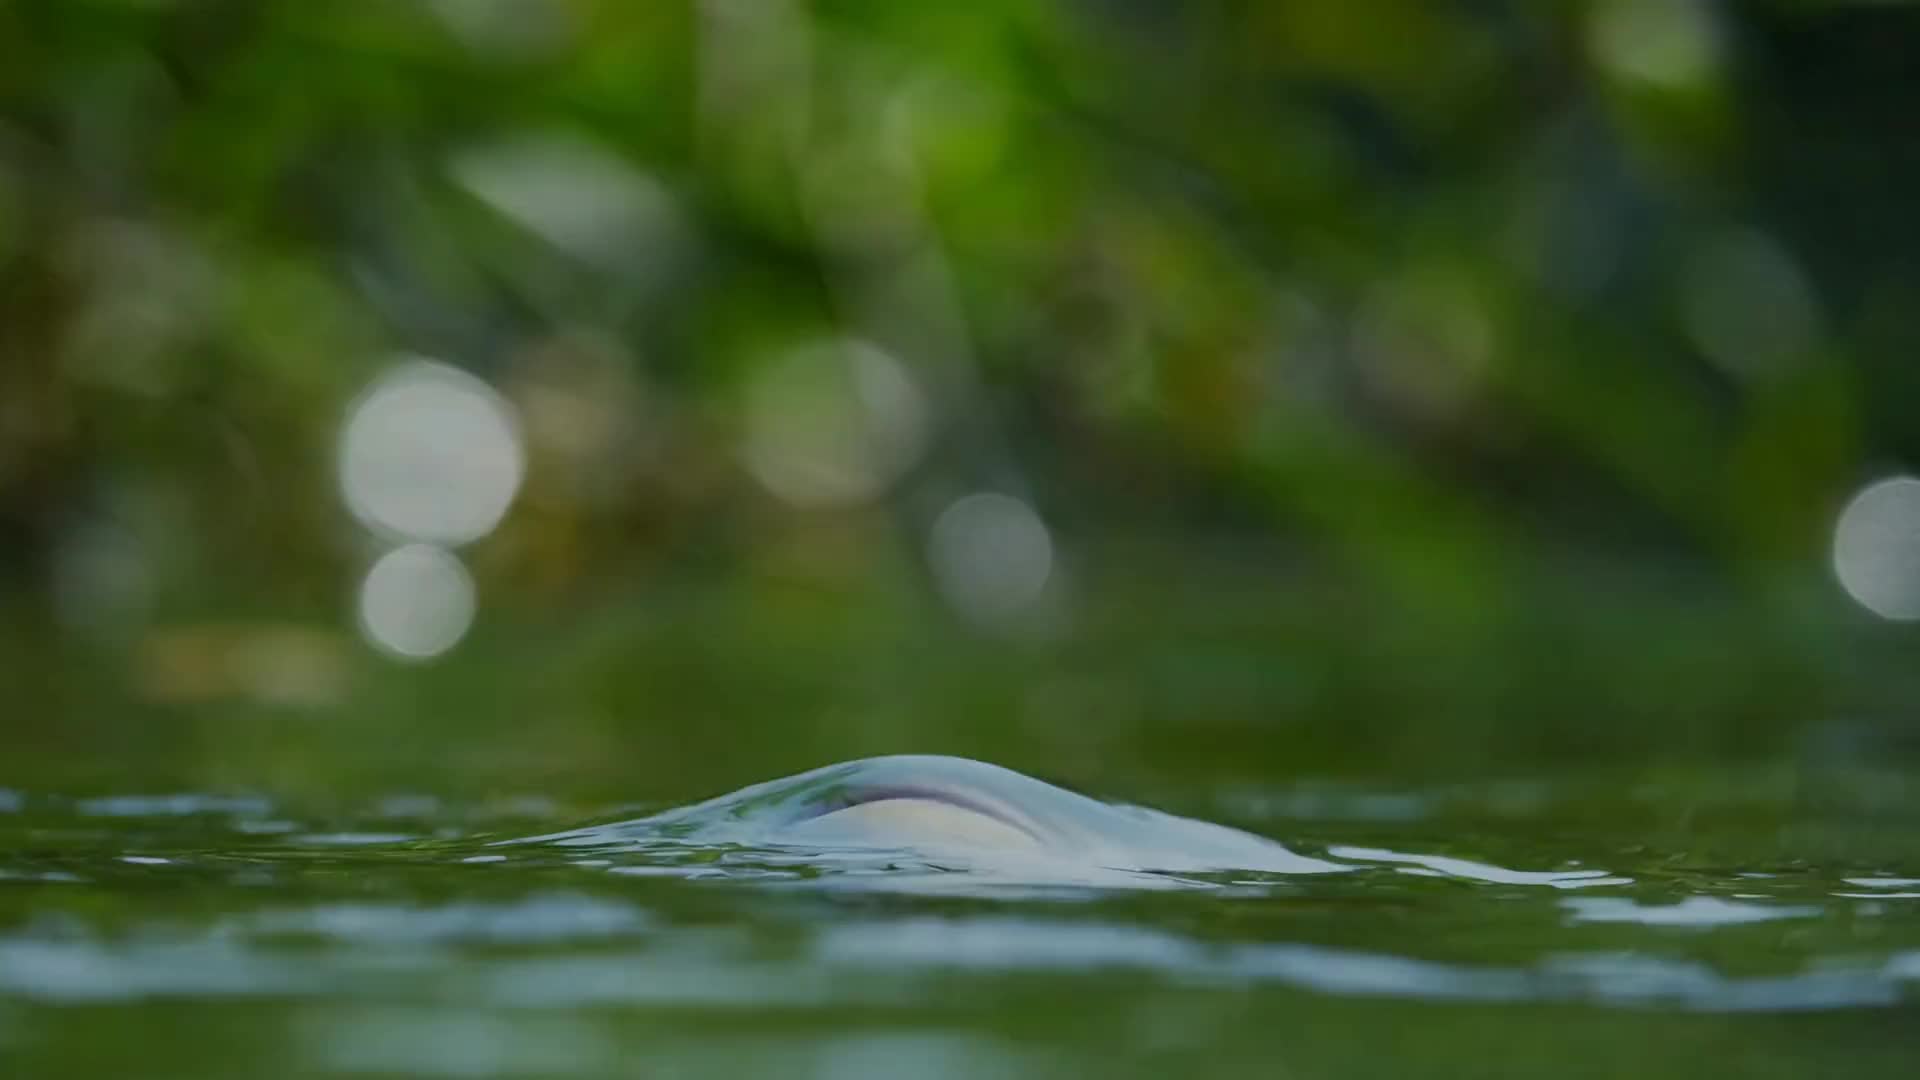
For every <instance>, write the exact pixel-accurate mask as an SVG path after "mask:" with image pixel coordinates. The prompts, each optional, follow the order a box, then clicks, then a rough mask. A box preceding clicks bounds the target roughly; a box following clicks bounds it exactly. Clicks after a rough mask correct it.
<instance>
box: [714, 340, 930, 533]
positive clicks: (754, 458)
mask: <svg viewBox="0 0 1920 1080" xmlns="http://www.w3.org/2000/svg"><path fill="white" fill-rule="evenodd" d="M745 420H746V435H745V444H744V446H743V447H742V455H743V457H744V458H745V460H746V465H747V468H748V470H749V471H750V472H752V473H753V476H754V478H755V479H757V480H759V481H760V483H761V484H762V485H763V486H765V487H766V489H767V490H768V491H770V492H772V493H773V494H774V495H776V496H778V497H779V498H781V499H783V500H785V501H787V502H790V503H793V504H794V505H796V506H808V507H816V506H833V505H844V504H850V503H859V502H865V501H867V500H869V499H872V498H874V497H875V496H877V495H879V494H881V493H882V492H884V491H885V490H886V489H887V487H888V486H889V485H891V484H892V483H893V481H894V480H896V479H898V478H899V476H900V474H901V473H903V472H905V471H906V470H907V469H909V468H911V467H912V466H913V464H914V463H915V462H916V461H918V460H919V458H920V454H921V452H922V451H923V450H924V449H925V447H926V441H927V433H928V432H927V429H928V425H929V415H928V406H927V400H926V397H925V395H924V394H923V393H922V392H921V390H920V388H919V386H918V385H916V384H915V383H914V381H913V378H912V377H911V376H910V375H908V374H907V371H906V369H905V368H904V367H902V366H901V365H900V363H899V361H897V360H895V359H894V358H893V357H891V356H888V355H887V354H886V353H884V352H881V351H880V350H879V349H876V348H874V347H873V346H871V345H867V344H865V343H862V342H854V341H840V342H830V343H826V344H820V345H813V346H808V347H805V348H801V349H797V350H795V351H794V352H792V353H789V354H788V355H786V356H784V357H781V358H780V359H778V360H777V361H775V362H774V363H773V364H772V365H771V366H770V367H769V368H768V369H767V370H766V371H764V372H762V373H760V375H759V376H758V378H756V379H755V380H754V381H753V383H752V384H751V385H749V386H748V388H747V399H746V416H745Z"/></svg>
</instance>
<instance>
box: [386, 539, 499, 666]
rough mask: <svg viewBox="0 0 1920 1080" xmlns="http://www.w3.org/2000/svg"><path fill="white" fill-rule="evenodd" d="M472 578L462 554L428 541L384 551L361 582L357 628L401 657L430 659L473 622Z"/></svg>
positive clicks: (446, 647)
mask: <svg viewBox="0 0 1920 1080" xmlns="http://www.w3.org/2000/svg"><path fill="white" fill-rule="evenodd" d="M474 608H475V599H474V587H473V577H472V575H470V574H468V573H467V568H466V566H465V565H463V564H462V563H461V562H460V558H459V556H457V555H454V554H453V553H452V552H450V551H447V550H446V549H445V548H440V547H435V546H433V545H432V544H408V545H406V546H405V547H398V548H395V549H393V550H392V551H389V552H387V553H386V554H385V555H382V556H381V557H380V559H379V561H377V562H375V563H374V564H373V566H372V568H371V569H369V570H368V571H367V576H366V578H365V579H364V580H362V581H361V583H360V632H361V633H362V634H364V635H365V636H366V639H367V640H368V641H369V642H372V643H373V644H374V645H375V646H378V647H379V648H380V649H382V650H384V651H385V652H387V653H390V654H392V655H393V656H396V657H399V658H400V659H403V660H430V659H432V658H433V657H436V656H439V655H440V654H441V653H444V652H446V651H447V650H448V649H451V648H453V647H454V646H455V645H456V644H458V643H459V641H460V639H461V638H462V637H464V636H466V633H467V628H468V627H470V626H471V625H473V613H474Z"/></svg>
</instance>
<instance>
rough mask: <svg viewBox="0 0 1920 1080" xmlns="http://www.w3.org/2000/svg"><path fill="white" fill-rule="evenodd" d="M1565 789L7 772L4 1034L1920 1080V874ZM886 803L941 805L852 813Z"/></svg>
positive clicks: (850, 769)
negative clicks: (565, 784)
mask: <svg viewBox="0 0 1920 1080" xmlns="http://www.w3.org/2000/svg"><path fill="white" fill-rule="evenodd" d="M1556 797H1557V795H1556V792H1555V791H1554V790H1552V789H1551V787H1550V786H1548V785H1531V786H1529V787H1528V789H1527V791H1526V792H1525V798H1524V799H1521V800H1518V802H1516V799H1515V797H1514V793H1513V791H1512V790H1508V789H1500V790H1495V789H1488V790H1486V791H1483V792H1471V791H1469V792H1464V793H1463V792H1459V791H1454V792H1451V793H1446V794H1444V795H1443V794H1441V793H1436V792H1432V791H1423V790H1402V791H1360V790H1333V789H1325V788H1317V789H1312V790H1306V789H1293V790H1288V789H1275V790H1269V791H1253V792H1248V791H1241V792H1235V793H1231V794H1220V793H1215V794H1214V795H1213V796H1212V797H1207V796H1205V795H1202V796H1201V797H1199V798H1195V799H1191V800H1188V801H1186V802H1184V803H1183V805H1182V808H1183V809H1190V810H1193V811H1195V812H1200V811H1206V812H1207V814H1208V816H1212V817H1220V818H1224V819H1226V820H1229V821H1231V822H1232V824H1233V825H1235V826H1240V827H1244V828H1247V829H1249V830H1251V831H1252V832H1253V833H1257V834H1262V835H1267V836H1273V837H1277V838H1281V839H1283V840H1284V841H1285V846H1284V847H1282V846H1280V845H1279V844H1277V843H1272V842H1269V841H1266V840H1264V839H1260V838H1259V837H1257V836H1254V835H1249V834H1246V833H1242V832H1239V831H1237V830H1235V829H1228V828H1225V827H1222V826H1216V825H1210V824H1206V823H1203V822H1200V821H1196V820H1190V819H1187V818H1182V817H1175V816H1172V815H1168V814H1161V813H1157V812H1153V811H1145V810H1139V809H1133V808H1124V807H1112V806H1108V805H1106V804H1104V803H1099V802H1096V801H1093V800H1090V799H1086V798H1083V797H1081V796H1079V795H1076V794H1073V793H1071V792H1067V791H1065V790H1062V789H1059V788H1054V787H1051V786H1049V785H1045V784H1041V783H1039V782H1038V781H1034V780H1031V779H1028V778H1026V777H1023V776H1020V775H1019V774H1016V773H1009V772H1005V771H1003V770H997V769H993V768H992V767H990V766H981V765H978V764H976V763H969V762H958V761H955V760H954V759H884V760H879V761H872V762H864V763H849V764H845V765H841V766H834V767H830V768H827V769H822V770H817V771H815V772H813V773H807V774H802V775H800V776H797V777H790V778H787V779H784V780H779V781H773V782H769V783H766V784H761V785H758V786H755V787H750V788H747V789H744V790H742V791H740V792H737V793H735V794H733V795H729V796H723V797H721V798H718V799H714V800H711V801H709V802H705V803H700V804H697V805H694V806H690V807H684V808H681V809H678V810H671V811H666V812H662V813H655V814H653V815H651V816H646V817H640V818H632V817H631V816H630V815H608V816H609V817H612V818H615V819H616V820H612V821H611V822H609V823H604V824H588V825H585V826H581V825H580V824H579V823H578V822H568V821H564V820H559V817H558V815H557V814H556V813H555V812H554V811H553V810H552V809H550V808H549V807H547V806H545V805H544V804H542V803H540V802H539V801H538V800H527V799H519V800H514V801H509V802H504V803H498V804H476V805H469V806H451V805H445V804H442V803H440V802H438V801H436V800H433V799H430V798H426V797H406V796H401V797H395V798H389V799H386V800H382V801H380V802H378V803H376V804H375V805H372V806H368V807H365V808H362V809H361V810H360V811H358V812H355V813H351V814H347V815H337V814H335V815H327V816H324V817H322V816H317V815H315V814H312V813H310V812H303V811H302V810H301V809H299V808H296V807H290V806H282V805H276V804H275V803H274V802H273V801H271V800H267V799H263V798H250V797H232V796H218V795H208V794H192V793H187V794H171V795H161V796H133V795H128V796H118V797H108V798H90V799H71V798H63V797H58V796H54V795H46V794H30V793H20V792H0V1062H12V1063H14V1065H13V1067H10V1068H9V1069H8V1071H7V1072H6V1073H5V1075H9V1076H16V1075H17V1076H23V1077H25V1076H32V1077H49V1076H105V1075H115V1076H119V1075H139V1076H183V1077H184V1076H195V1077H212V1076H266V1075H274V1076H287V1075H293V1076H369V1075H373V1076H378V1075H388V1076H399V1075H412V1076H455V1077H474V1076H489V1077H490V1076H656V1075H665V1076H740V1075H802V1076H822V1077H826V1076H834V1077H850V1076H884V1077H961V1076H966V1077H971V1076H1002V1075H1074V1074H1082V1073H1089V1072H1093V1071H1098V1072H1100V1073H1102V1074H1114V1075H1142V1076H1147V1075H1164V1074H1165V1073H1167V1072H1168V1071H1170V1070H1182V1071H1187V1072H1199V1073H1202V1074H1206V1075H1245V1076H1299V1077H1312V1076H1330V1075H1339V1076H1371V1075H1379V1076H1427V1075H1431V1076H1463V1075H1513V1076H1533V1075H1554V1076H1602V1075H1639V1076H1647V1075H1652V1076H1667V1075H1671V1076H1679V1075H1700V1074H1701V1071H1702V1070H1703V1069H1704V1070H1708V1071H1710V1072H1711V1073H1712V1074H1716V1075H1780V1076H1801V1075H1815V1074H1818V1075H1839V1074H1841V1072H1842V1071H1846V1072H1849V1073H1853V1074H1859V1075H1911V1074H1912V1073H1911V1071H1910V1070H1911V1069H1912V1067H1913V1065H1914V1063H1915V1062H1916V1060H1920V1058H1916V1056H1915V1053H1916V1050H1917V1049H1920V1010H1916V1009H1915V1008H1914V1006H1915V1005H1916V1003H1920V865H1890V864H1887V863H1885V862H1873V861H1866V862H1862V861H1858V860H1856V859H1853V858H1851V857H1841V856H1836V858H1835V859H1834V860H1833V861H1832V862H1831V863H1827V864H1819V865H1816V864H1814V863H1812V862H1810V861H1808V860H1805V859H1783V860H1780V861H1778V862H1777V863H1774V862H1768V861H1765V860H1764V859H1763V858H1760V857H1759V856H1755V857H1754V858H1753V859H1750V860H1747V861H1744V862H1739V863H1730V864H1729V863H1724V862H1723V861H1721V860H1718V859H1717V858H1716V857H1715V856H1713V855H1712V854H1702V853H1701V851H1697V850H1661V849H1660V848H1659V847H1658V846H1657V845H1654V844H1651V843H1649V842H1648V839H1647V837H1646V836H1643V835H1639V834H1636V833H1633V832H1630V831H1623V832H1622V833H1621V834H1619V835H1607V834H1604V833H1601V832H1596V831H1594V830H1593V829H1591V827H1588V828H1586V829H1584V830H1582V831H1570V830H1568V829H1566V828H1564V827H1563V826H1561V825H1559V824H1556V822H1558V821H1560V820H1561V819H1559V818H1556V817H1555V816H1554V815H1553V814H1552V813H1551V807H1552V806H1553V805H1554V801H1555V799H1556ZM879 803H888V804H889V807H890V809H892V810H899V809H901V807H902V806H903V805H908V804H929V805H932V806H935V807H939V808H944V809H934V810H932V811H929V813H927V814H921V813H911V814H907V815H905V816H902V815H899V814H882V815H874V814H869V813H867V812H865V811H862V810H860V809H859V808H861V807H871V806H874V805H876V804H879ZM1493 807H1498V808H1499V812H1498V813H1493V812H1491V811H1490V808H1493ZM908 808H909V809H914V808H915V807H914V806H908ZM917 809H918V810H926V809H927V805H919V806H918V808H917ZM956 809H957V810H958V811H961V813H958V814H950V813H948V812H947V811H949V810H956ZM850 810H852V811H853V812H852V813H849V811H850ZM929 815H930V816H929ZM622 817H625V818H626V820H619V818H622ZM1580 817H1581V820H1590V818H1591V815H1589V814H1584V813H1583V814H1582V815H1580ZM976 818H978V819H983V820H984V821H985V822H987V824H984V825H983V824H982V823H981V821H979V820H975V819H976ZM556 829H559V830H561V831H555V830H556ZM1706 846H1707V847H1713V846H1714V845H1706ZM1719 846H1721V847H1725V846H1726V845H1719ZM1735 846H1737V845H1735ZM1748 850H1752V851H1760V850H1764V845H1752V844H1749V845H1748Z"/></svg>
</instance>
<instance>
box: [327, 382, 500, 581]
mask: <svg viewBox="0 0 1920 1080" xmlns="http://www.w3.org/2000/svg"><path fill="white" fill-rule="evenodd" d="M511 408H512V407H511V406H510V405H508V404H507V402H506V401H505V400H503V399H502V398H501V397H500V395H499V394H497V393H495V392H494V390H493V388H492V387H490V386H488V385H487V384H486V383H485V382H483V381H481V380H480V379H477V378H475V377H474V376H472V375H469V374H467V373H466V372H464V371H461V370H459V369H458V368H454V367H450V366H448V365H446V364H441V363H436V362H433V361H428V360H409V361H407V362H405V363H403V364H401V365H400V366H398V367H396V368H394V369H393V370H391V371H390V372H388V373H387V374H386V375H384V376H382V377H381V378H380V379H379V380H378V381H376V382H375V383H374V384H373V386H372V387H371V388H369V389H368V390H367V392H366V393H365V394H363V395H361V397H360V399H359V400H358V401H357V402H355V403H354V406H353V409H352V411H351V413H350V414H349V415H348V418H347V423H346V428H345V430H344V431H343V432H342V433H341V436H340V462H339V465H340V489H341V493H342V494H343V495H344V497H345V498H346V502H347V507H348V508H349V509H350V510H352V511H353V513H354V516H355V517H358V518H359V519H360V521H361V522H362V523H364V524H365V525H366V526H367V527H368V528H370V529H374V530H376V531H379V532H382V533H386V534H388V535H391V536H396V537H401V538H404V539H408V540H418V541H425V542H429V543H435V544H444V545H449V546H452V545H459V544H465V543H469V542H471V541H474V540H477V539H479V538H480V537H482V536H485V535H486V534H487V533H489V532H492V531H493V528H494V526H495V525H498V524H499V523H500V519H501V517H502V516H503V515H505V514H506V512H507V507H508V506H509V505H511V504H512V502H513V497H514V493H515V492H516V491H517V490H519V487H520V479H521V476H522V474H523V472H524V471H525V462H524V460H523V452H522V448H521V444H520V434H519V430H518V425H517V424H516V423H515V421H514V417H513V413H512V411H511Z"/></svg>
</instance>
